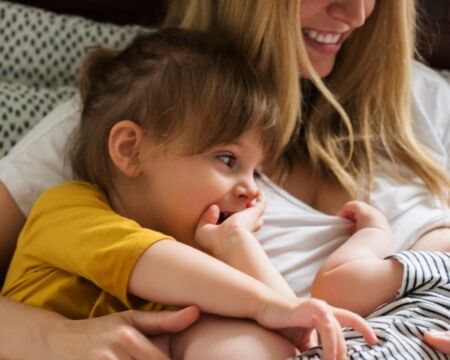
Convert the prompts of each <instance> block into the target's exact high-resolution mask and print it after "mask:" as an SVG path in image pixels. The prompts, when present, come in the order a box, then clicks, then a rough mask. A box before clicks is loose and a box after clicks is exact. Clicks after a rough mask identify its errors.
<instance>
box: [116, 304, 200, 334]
mask: <svg viewBox="0 0 450 360" xmlns="http://www.w3.org/2000/svg"><path fill="white" fill-rule="evenodd" d="M199 314H200V312H199V310H198V308H196V307H195V306H189V307H187V308H184V309H182V310H178V311H152V312H143V311H134V310H131V311H126V312H124V313H121V316H122V317H124V318H125V319H126V320H128V322H129V323H130V324H131V325H133V326H134V327H135V328H136V329H137V330H139V331H141V332H142V333H144V334H146V335H152V334H162V333H167V332H170V333H174V332H179V331H181V330H184V329H186V328H187V327H188V326H190V325H192V324H193V323H194V322H195V321H196V320H197V319H198V317H199Z"/></svg>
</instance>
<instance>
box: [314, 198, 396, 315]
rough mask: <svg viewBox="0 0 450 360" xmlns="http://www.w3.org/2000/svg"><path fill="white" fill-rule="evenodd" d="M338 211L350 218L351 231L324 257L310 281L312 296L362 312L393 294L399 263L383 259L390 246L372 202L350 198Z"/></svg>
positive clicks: (388, 234)
mask: <svg viewBox="0 0 450 360" xmlns="http://www.w3.org/2000/svg"><path fill="white" fill-rule="evenodd" d="M339 215H340V216H342V217H344V218H347V219H349V220H351V221H353V222H354V228H353V229H352V232H353V235H352V236H351V237H350V238H349V239H348V240H347V241H346V242H345V243H344V244H343V245H341V246H340V247H339V248H338V249H337V250H336V251H335V252H334V253H333V254H331V255H330V257H329V258H328V259H327V260H326V261H325V263H324V265H323V266H322V268H321V269H320V270H319V272H318V273H317V275H316V278H315V279H314V282H313V285H312V290H311V293H312V296H313V297H317V298H320V299H323V300H325V301H327V302H328V303H330V304H331V305H334V306H339V307H343V308H345V309H349V310H351V311H354V312H356V313H358V314H360V315H362V316H367V315H369V314H370V313H372V312H373V311H374V310H375V309H376V308H377V307H378V306H379V305H381V304H383V303H385V302H387V301H390V300H392V299H393V298H394V296H395V293H396V291H397V290H398V289H399V287H400V285H401V280H402V276H403V267H402V265H401V264H400V263H398V262H397V261H396V260H394V259H388V260H384V258H385V257H386V256H388V255H390V254H391V252H392V249H393V244H392V233H391V230H390V228H389V224H388V222H387V220H386V219H385V217H384V215H383V214H381V213H380V212H379V211H378V210H377V209H375V208H373V207H372V206H370V205H368V204H366V203H364V202H360V201H351V202H348V203H347V204H345V205H344V207H343V208H342V209H341V211H340V212H339Z"/></svg>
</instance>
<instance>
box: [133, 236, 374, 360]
mask: <svg viewBox="0 0 450 360" xmlns="http://www.w3.org/2000/svg"><path fill="white" fill-rule="evenodd" d="M128 290H129V292H130V293H131V294H133V295H136V296H139V297H141V298H143V299H148V300H150V299H151V300H153V301H157V302H161V303H165V304H171V305H178V306H184V305H188V304H189V305H191V304H192V305H196V306H197V307H198V308H199V309H200V310H202V311H204V312H209V313H213V314H217V315H222V316H229V317H240V318H250V319H254V320H256V321H257V322H258V323H259V324H260V325H262V326H264V327H267V328H270V329H286V328H296V329H303V332H301V331H300V332H297V333H294V332H293V333H292V334H293V335H295V336H292V337H290V339H291V340H292V341H293V342H294V344H295V345H297V346H299V347H300V346H302V345H304V343H305V338H304V336H303V335H305V336H306V337H309V330H311V329H317V331H318V332H319V334H320V336H321V340H322V344H323V347H324V351H325V353H327V354H334V355H336V351H337V349H338V348H339V349H340V350H339V353H342V352H345V341H344V339H343V334H342V329H341V326H350V327H353V328H355V329H356V330H357V331H359V332H361V333H362V334H363V336H364V337H365V338H366V339H367V341H368V342H370V343H376V341H377V340H376V337H375V335H374V333H373V330H372V329H371V328H370V327H369V326H368V324H366V323H365V322H364V321H363V319H362V318H360V317H358V316H357V315H356V314H353V313H351V312H348V311H346V310H342V309H336V308H333V307H330V306H328V305H327V304H326V303H324V302H321V301H318V300H314V299H313V300H311V299H296V298H292V297H288V296H281V295H277V294H276V293H275V292H274V291H272V290H271V289H270V288H269V287H267V286H266V285H264V284H263V283H261V282H259V281H257V280H255V279H253V278H252V277H250V276H248V275H246V274H244V273H242V272H240V271H238V270H236V269H234V268H232V267H230V266H228V265H227V264H224V263H223V262H221V261H219V260H217V259H215V258H213V257H211V256H209V255H207V254H205V253H203V252H201V251H198V250H196V249H194V248H192V247H190V246H187V245H184V244H182V243H179V242H176V241H165V240H163V241H159V242H157V243H155V244H153V245H152V246H151V247H150V248H148V249H147V250H146V251H145V252H144V253H143V254H142V256H141V257H140V258H139V259H138V261H137V263H136V265H135V266H134V269H133V271H132V273H131V276H130V279H129V287H128ZM333 358H335V357H333Z"/></svg>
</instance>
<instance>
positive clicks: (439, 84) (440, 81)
mask: <svg viewBox="0 0 450 360" xmlns="http://www.w3.org/2000/svg"><path fill="white" fill-rule="evenodd" d="M448 73H449V72H448V71H447V72H444V71H438V70H436V69H433V68H430V67H428V66H426V65H425V64H422V63H420V62H418V61H413V64H412V84H411V85H412V92H413V95H415V97H416V98H419V99H420V98H422V99H429V98H430V97H431V96H432V95H434V94H436V93H437V92H439V93H442V94H443V95H447V96H448V95H449V94H450V78H446V77H444V74H445V75H447V74H448ZM430 91H431V93H430Z"/></svg>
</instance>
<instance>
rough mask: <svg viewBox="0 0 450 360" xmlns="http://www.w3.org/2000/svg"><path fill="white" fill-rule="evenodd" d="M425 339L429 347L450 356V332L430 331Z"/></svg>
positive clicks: (425, 335)
mask: <svg viewBox="0 0 450 360" xmlns="http://www.w3.org/2000/svg"><path fill="white" fill-rule="evenodd" d="M423 338H424V340H425V342H426V343H427V344H428V345H430V346H432V347H433V348H435V349H436V350H438V351H440V352H443V353H444V354H448V355H450V331H439V332H438V331H429V332H426V333H425V334H424V337H423Z"/></svg>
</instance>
